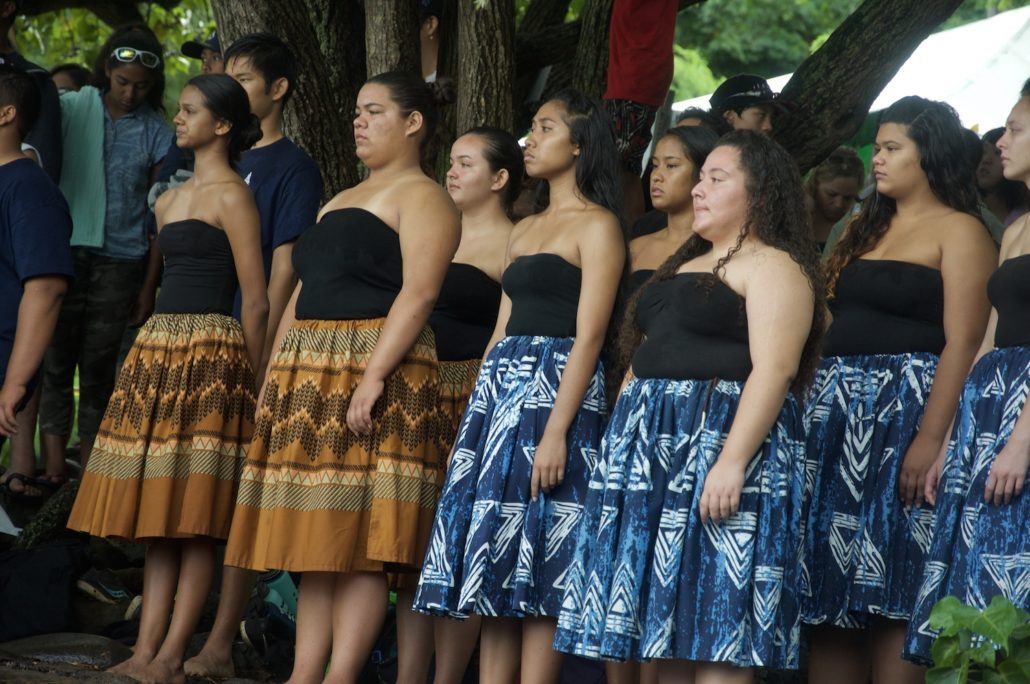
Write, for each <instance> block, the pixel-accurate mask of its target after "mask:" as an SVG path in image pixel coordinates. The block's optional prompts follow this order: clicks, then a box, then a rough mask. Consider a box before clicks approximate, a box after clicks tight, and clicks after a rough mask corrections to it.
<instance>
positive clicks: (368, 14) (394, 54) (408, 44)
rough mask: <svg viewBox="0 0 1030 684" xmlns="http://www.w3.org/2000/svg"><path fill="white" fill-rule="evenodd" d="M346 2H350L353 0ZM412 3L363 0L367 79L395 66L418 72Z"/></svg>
mask: <svg viewBox="0 0 1030 684" xmlns="http://www.w3.org/2000/svg"><path fill="white" fill-rule="evenodd" d="M350 2H351V4H353V2H354V0H350ZM343 4H346V3H343ZM415 5H416V3H414V2H412V0H365V53H366V60H367V62H368V76H369V78H371V77H372V76H375V75H377V74H381V73H383V72H384V71H393V70H395V69H396V70H400V71H409V72H411V73H413V74H418V75H419V76H421V75H422V53H421V48H420V46H419V45H420V44H419V37H418V34H419V26H418V13H417V12H416V11H415Z"/></svg>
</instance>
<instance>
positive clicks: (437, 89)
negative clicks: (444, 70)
mask: <svg viewBox="0 0 1030 684" xmlns="http://www.w3.org/2000/svg"><path fill="white" fill-rule="evenodd" d="M426 85H428V86H429V91H430V92H431V93H432V94H433V102H435V103H436V106H437V107H443V106H444V105H449V104H453V103H454V102H456V101H457V100H458V91H457V89H456V88H455V87H454V81H452V80H451V79H449V78H447V77H446V76H441V77H439V78H437V79H436V80H435V81H433V82H432V83H428V84H426Z"/></svg>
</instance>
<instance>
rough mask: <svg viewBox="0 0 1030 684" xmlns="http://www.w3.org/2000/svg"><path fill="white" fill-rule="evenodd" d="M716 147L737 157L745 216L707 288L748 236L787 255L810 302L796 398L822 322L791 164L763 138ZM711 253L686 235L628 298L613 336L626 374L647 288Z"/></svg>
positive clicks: (820, 287)
mask: <svg viewBox="0 0 1030 684" xmlns="http://www.w3.org/2000/svg"><path fill="white" fill-rule="evenodd" d="M719 147H732V148H734V149H735V150H737V152H738V153H739V154H740V167H741V169H743V171H744V175H745V188H746V189H747V195H748V203H747V215H746V218H745V219H744V225H743V226H742V228H741V231H740V235H739V236H738V237H737V243H736V245H735V246H734V247H733V249H731V250H730V251H729V253H728V254H726V256H724V257H723V258H721V259H720V260H719V261H718V263H717V264H716V266H715V268H714V269H713V271H712V276H711V278H712V280H711V281H710V283H711V284H714V282H715V281H714V279H715V278H719V277H720V273H721V272H723V271H724V269H725V266H726V263H727V262H728V261H729V260H730V259H732V258H733V256H734V255H735V254H736V253H737V252H738V251H739V250H740V248H741V246H742V245H743V243H744V240H745V239H747V237H748V236H752V235H753V236H754V237H755V238H756V239H758V240H760V241H761V242H762V243H763V244H766V245H768V246H770V247H774V248H776V249H779V250H782V251H784V252H786V253H787V254H788V255H790V258H791V259H793V260H794V261H795V262H796V263H797V264H798V266H800V267H801V270H802V271H804V273H805V276H806V277H807V278H808V283H809V285H810V286H811V288H812V293H813V295H814V297H815V309H814V311H813V315H812V327H811V329H810V330H809V333H808V339H807V340H806V342H805V347H804V350H803V351H802V354H801V360H800V362H799V363H798V370H797V373H796V375H795V376H794V380H793V382H792V383H791V392H794V393H795V394H799V395H800V394H801V393H803V392H804V390H805V388H807V387H808V385H809V384H811V382H812V379H813V378H814V376H815V370H816V367H817V366H818V364H819V350H820V343H821V342H822V335H823V328H824V321H825V318H826V307H825V295H824V293H825V286H824V284H823V274H822V268H821V267H820V264H819V252H818V251H817V250H816V247H815V245H814V244H813V243H812V240H811V238H810V237H809V229H808V221H809V218H808V210H807V209H806V208H805V199H804V190H803V189H802V186H801V174H800V173H799V172H798V167H797V164H796V163H795V162H794V160H793V159H792V158H791V156H790V155H789V154H788V153H787V151H786V150H785V149H783V147H781V146H780V145H779V144H778V143H776V142H775V141H773V140H772V139H770V138H769V137H768V136H765V135H762V134H760V133H756V132H754V131H746V130H739V131H733V132H731V133H727V134H726V135H724V136H723V137H722V138H720V139H719V143H718V144H717V145H716V149H718V148H719ZM711 249H712V243H710V242H708V241H707V240H705V239H704V238H702V237H701V236H700V235H697V234H695V235H692V236H691V237H690V238H689V239H688V240H687V241H686V242H684V243H683V245H682V246H681V247H680V248H679V249H678V250H676V253H675V254H673V255H672V256H671V257H669V258H668V259H667V260H666V261H665V263H663V264H662V265H661V266H660V267H659V268H658V270H657V271H655V273H654V275H653V276H651V278H650V279H649V280H648V281H647V282H645V283H644V284H643V285H642V286H641V287H640V288H639V289H638V290H637V291H636V292H635V293H634V295H633V297H631V298H630V300H629V304H628V305H627V307H626V316H625V319H624V321H623V324H622V328H621V330H620V333H619V346H618V350H619V352H618V358H619V360H620V363H621V364H624V366H623V367H626V368H628V367H629V363H630V359H631V358H632V356H633V354H634V352H636V350H637V347H639V346H640V341H641V338H642V336H643V333H642V331H641V330H640V327H639V326H638V325H637V322H636V311H637V302H638V301H639V300H640V295H641V293H643V292H644V290H646V289H647V288H648V287H649V286H650V285H651V283H654V282H656V281H659V280H668V279H669V278H672V277H673V276H674V275H675V274H676V272H677V271H678V270H679V268H680V266H682V265H683V264H685V263H686V262H688V261H690V260H691V259H694V258H696V257H698V256H700V255H702V254H705V253H707V252H709V251H710V250H711Z"/></svg>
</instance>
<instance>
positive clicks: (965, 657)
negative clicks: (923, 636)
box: [926, 596, 1030, 684]
mask: <svg viewBox="0 0 1030 684" xmlns="http://www.w3.org/2000/svg"><path fill="white" fill-rule="evenodd" d="M930 627H932V628H933V629H937V630H940V633H939V634H938V636H937V640H936V641H934V644H933V650H932V655H933V661H934V667H933V669H931V670H930V671H928V672H927V673H926V681H927V684H964V683H965V682H983V683H984V684H1017V683H1019V684H1026V682H1030V614H1027V613H1026V612H1025V611H1022V610H1020V609H1019V608H1017V607H1016V606H1014V605H1012V602H1011V601H1009V600H1008V599H1007V598H1005V597H1004V596H995V597H994V598H993V599H991V604H990V605H989V606H987V607H986V608H984V609H983V610H977V609H976V608H971V607H970V606H967V605H965V604H963V603H962V602H961V601H959V600H958V599H957V598H955V597H954V596H947V597H945V598H943V599H941V600H940V601H938V602H937V604H936V605H935V606H934V607H933V610H932V611H931V612H930Z"/></svg>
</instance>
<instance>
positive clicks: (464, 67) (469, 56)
mask: <svg viewBox="0 0 1030 684" xmlns="http://www.w3.org/2000/svg"><path fill="white" fill-rule="evenodd" d="M458 7H459V12H458V17H459V18H458V73H459V74H461V79H460V81H459V82H458V121H457V130H458V132H459V133H460V132H464V131H467V130H468V129H469V128H472V127H473V126H481V125H489V126H497V127H499V128H503V129H505V130H511V128H512V127H513V126H514V123H515V117H514V112H513V109H512V83H513V81H514V77H515V62H514V57H515V55H514V43H515V2H514V0H493V1H492V2H489V3H487V4H486V5H484V6H482V7H481V8H479V9H477V4H476V0H459V3H458Z"/></svg>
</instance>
